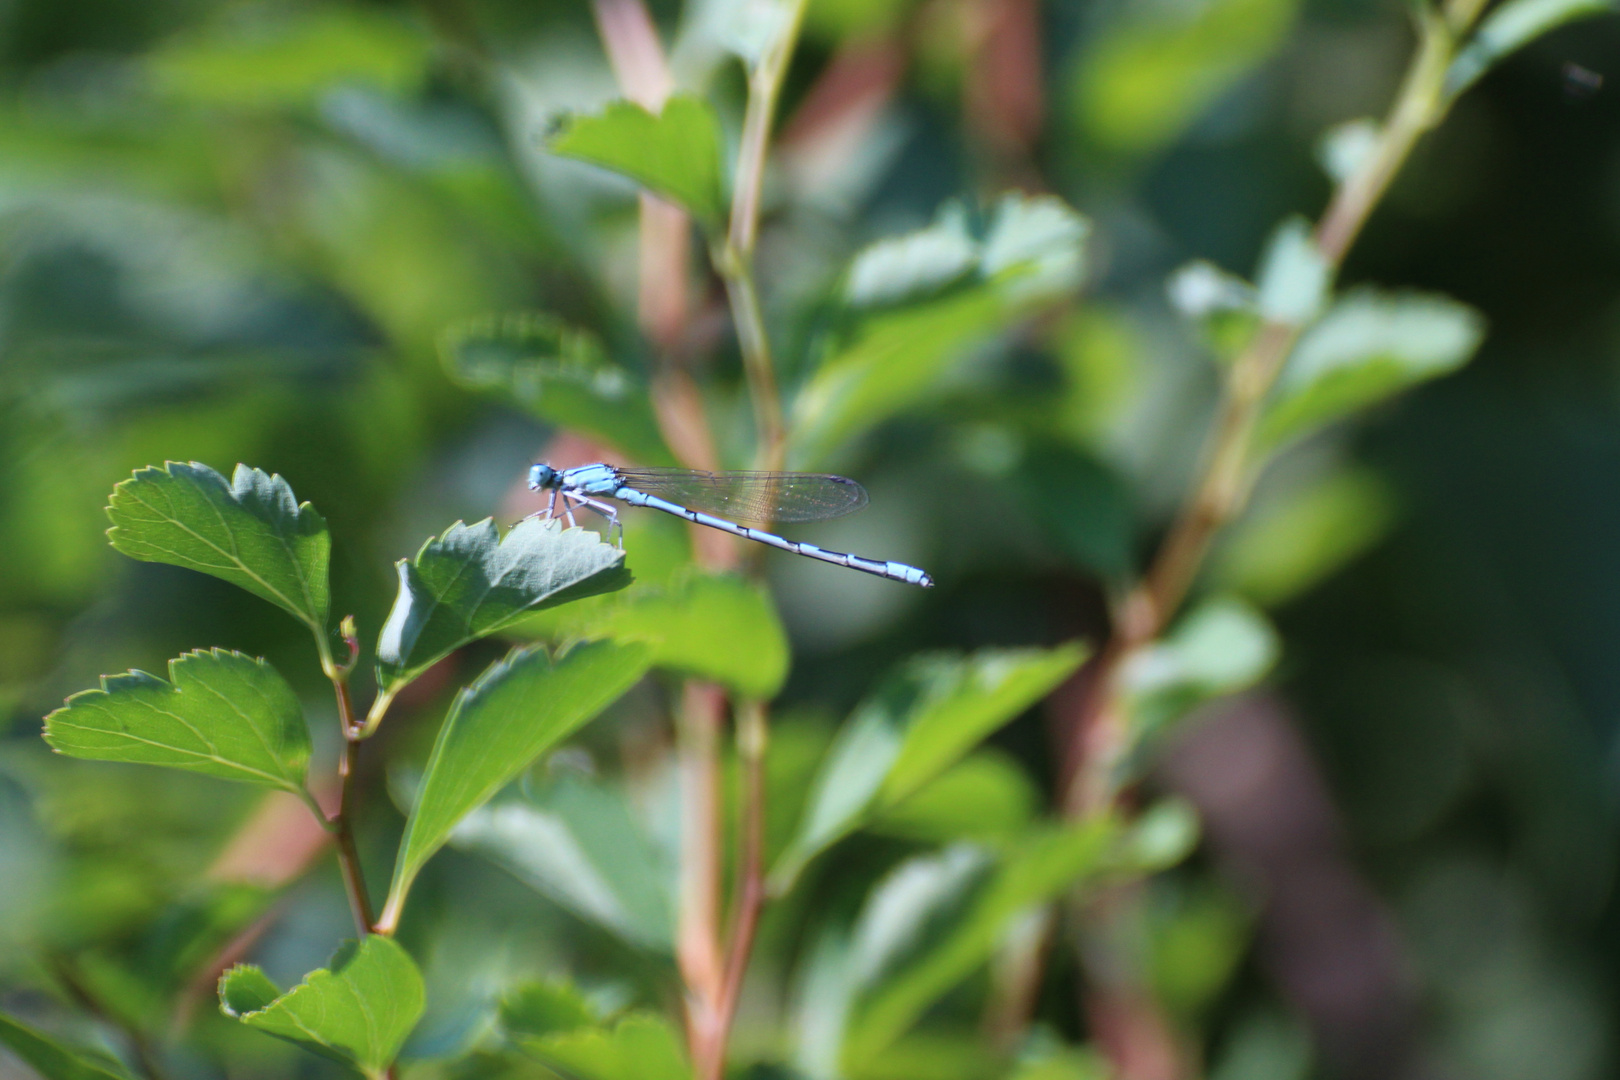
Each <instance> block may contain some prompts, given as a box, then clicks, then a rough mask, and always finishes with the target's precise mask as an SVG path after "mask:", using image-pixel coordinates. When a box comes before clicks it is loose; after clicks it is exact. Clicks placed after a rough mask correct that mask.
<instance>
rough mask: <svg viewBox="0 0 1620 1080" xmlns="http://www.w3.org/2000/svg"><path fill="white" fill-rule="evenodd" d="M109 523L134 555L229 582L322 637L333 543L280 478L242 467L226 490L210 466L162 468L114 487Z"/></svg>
mask: <svg viewBox="0 0 1620 1080" xmlns="http://www.w3.org/2000/svg"><path fill="white" fill-rule="evenodd" d="M107 516H108V517H110V518H112V522H113V527H112V528H111V529H109V530H108V531H107V538H108V539H109V540H111V541H112V546H113V547H114V548H117V549H118V550H119V551H121V552H123V553H124V554H125V555H128V556H129V557H130V558H133V559H140V560H141V561H143V562H161V563H169V564H171V565H174V566H183V567H185V568H187V569H188V570H200V571H202V572H203V573H205V574H212V575H213V576H214V577H217V578H223V579H224V580H226V581H228V582H230V583H231V584H232V585H235V586H237V587H239V588H243V589H246V590H247V591H248V592H250V593H253V594H254V595H255V596H261V597H263V598H264V599H266V600H268V601H270V602H271V603H272V604H276V605H277V606H279V607H281V608H283V609H284V610H286V611H287V612H289V613H290V614H291V615H292V616H293V617H294V618H296V619H298V620H299V621H300V622H302V623H304V625H306V626H308V627H309V628H310V629H312V630H314V631H315V632H316V634H317V635H324V634H325V629H326V615H327V607H328V604H329V602H330V600H329V594H328V591H327V581H326V572H327V562H328V561H329V558H330V554H331V548H332V540H331V537H329V536H328V535H327V532H326V521H325V520H324V519H323V518H322V517H321V515H319V514H317V513H316V512H315V508H314V507H312V506H310V505H309V504H308V503H303V504H300V503H299V502H298V500H297V499H295V498H293V493H292V488H290V487H288V486H287V481H285V480H283V479H282V478H281V477H280V476H271V475H267V474H265V473H263V472H261V471H260V470H258V469H250V468H248V467H247V466H246V465H238V466H237V467H236V472H235V473H233V474H232V476H231V480H230V483H228V484H227V483H226V482H225V478H224V477H223V476H221V475H220V474H219V473H217V472H215V471H214V470H213V469H210V468H209V467H208V466H207V465H202V464H199V463H197V462H195V461H193V462H191V463H190V464H181V463H180V462H177V461H170V462H165V463H164V465H163V467H162V468H161V469H159V468H155V467H148V468H145V469H138V470H136V472H135V475H134V476H132V477H130V478H129V479H128V480H125V481H123V482H122V483H120V484H119V485H118V486H117V487H115V488H113V493H112V499H111V501H110V503H109V505H108V507H107ZM322 640H324V637H323V638H322Z"/></svg>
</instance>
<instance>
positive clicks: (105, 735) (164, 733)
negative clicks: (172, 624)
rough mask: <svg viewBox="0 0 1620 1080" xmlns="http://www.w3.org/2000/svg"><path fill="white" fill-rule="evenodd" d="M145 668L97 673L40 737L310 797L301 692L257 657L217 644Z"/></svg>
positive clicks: (68, 748) (57, 745) (71, 750)
mask: <svg viewBox="0 0 1620 1080" xmlns="http://www.w3.org/2000/svg"><path fill="white" fill-rule="evenodd" d="M169 680H170V681H169V682H164V681H163V680H162V679H160V678H158V677H157V676H156V675H149V674H147V673H146V672H144V671H130V672H128V673H127V674H124V675H104V676H102V679H101V689H100V690H85V691H82V692H81V693H77V694H74V695H73V696H72V697H70V698H68V699H67V704H66V705H65V706H63V707H62V708H60V709H57V710H56V711H55V712H53V713H51V714H50V715H49V716H47V717H46V718H45V741H46V742H48V743H50V745H51V747H52V749H54V750H56V751H57V752H58V753H62V754H67V755H68V756H69V757H78V758H89V759H91V760H94V761H128V762H138V763H141V764H145V765H166V766H168V767H169V768H173V769H186V770H188V771H190V772H199V773H203V774H205V775H208V776H217V777H219V778H221V779H224V780H238V781H242V782H244V783H249V784H262V785H264V786H266V787H276V788H281V789H283V790H285V791H291V792H294V793H295V794H297V795H299V796H300V797H302V798H305V799H306V800H307V799H308V797H309V796H308V795H307V793H306V792H305V790H304V776H305V770H306V768H307V767H308V765H309V753H310V742H309V729H308V728H307V727H305V725H304V714H303V711H302V709H301V708H300V707H299V704H298V695H297V694H295V693H294V692H293V688H292V687H291V686H289V685H287V681H286V680H285V679H283V678H282V677H281V676H280V675H279V674H277V673H276V670H275V669H274V668H272V667H271V666H270V665H269V664H267V663H265V662H264V661H263V660H256V659H254V658H253V657H251V656H244V655H242V654H241V653H238V652H228V651H226V650H224V649H213V650H209V651H198V652H190V653H186V654H185V655H184V656H181V657H178V658H177V659H174V660H171V661H169Z"/></svg>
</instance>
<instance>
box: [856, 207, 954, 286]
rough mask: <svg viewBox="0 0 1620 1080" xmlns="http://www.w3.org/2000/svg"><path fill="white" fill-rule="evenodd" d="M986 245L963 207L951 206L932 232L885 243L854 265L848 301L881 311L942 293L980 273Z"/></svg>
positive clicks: (864, 253)
mask: <svg viewBox="0 0 1620 1080" xmlns="http://www.w3.org/2000/svg"><path fill="white" fill-rule="evenodd" d="M979 257H980V245H979V241H978V240H977V239H976V238H974V237H973V235H972V234H971V232H970V231H969V228H968V222H967V216H966V213H965V212H964V211H963V209H962V207H961V205H960V204H958V203H949V204H947V205H946V206H945V207H944V208H943V209H942V210H941V211H940V213H939V216H938V219H937V220H936V221H935V222H934V223H933V224H932V225H929V226H927V227H926V228H922V229H918V230H916V231H915V232H909V233H905V234H904V235H901V236H895V237H890V238H888V239H884V240H879V241H877V242H876V243H873V244H870V245H868V246H867V247H865V248H863V249H862V250H861V251H860V253H859V254H857V255H856V256H855V258H854V260H853V261H852V262H851V263H850V265H849V279H848V281H847V282H846V283H845V285H844V298H845V300H846V301H848V302H849V303H850V304H852V305H854V306H856V307H876V306H881V305H884V304H892V303H897V302H899V301H903V300H909V299H913V298H915V297H917V296H920V295H926V294H929V293H933V292H937V291H938V290H940V289H942V288H944V287H945V286H946V285H950V284H952V283H953V282H956V281H959V280H961V279H962V278H963V277H965V276H967V275H968V274H970V273H976V272H977V271H978V269H979Z"/></svg>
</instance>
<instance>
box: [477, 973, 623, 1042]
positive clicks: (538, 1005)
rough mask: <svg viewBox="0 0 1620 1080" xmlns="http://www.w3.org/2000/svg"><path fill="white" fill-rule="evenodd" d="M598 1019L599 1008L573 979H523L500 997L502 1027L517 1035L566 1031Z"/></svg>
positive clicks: (550, 1033)
mask: <svg viewBox="0 0 1620 1080" xmlns="http://www.w3.org/2000/svg"><path fill="white" fill-rule="evenodd" d="M599 1023H600V1018H599V1017H598V1016H597V1014H596V1010H595V1009H593V1008H592V1007H591V1004H590V1002H588V1001H586V1000H585V998H584V996H583V995H582V994H580V992H579V990H578V988H576V987H575V986H574V985H573V984H572V983H565V982H531V983H524V984H523V985H521V986H518V987H515V988H514V989H512V990H510V991H508V992H507V994H506V996H505V997H503V998H501V1027H502V1029H504V1030H505V1032H506V1033H507V1035H508V1036H509V1037H511V1038H514V1039H517V1038H530V1039H536V1038H543V1037H545V1036H548V1035H566V1034H567V1033H569V1032H571V1031H577V1030H579V1029H580V1028H583V1027H596V1026H597V1025H598V1024H599Z"/></svg>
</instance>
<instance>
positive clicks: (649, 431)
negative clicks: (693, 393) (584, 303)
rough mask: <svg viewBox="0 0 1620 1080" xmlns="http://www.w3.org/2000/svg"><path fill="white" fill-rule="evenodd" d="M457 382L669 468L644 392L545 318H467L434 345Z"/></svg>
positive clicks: (587, 340) (577, 333) (592, 341)
mask: <svg viewBox="0 0 1620 1080" xmlns="http://www.w3.org/2000/svg"><path fill="white" fill-rule="evenodd" d="M439 353H440V356H441V358H442V359H443V361H444V364H445V367H446V368H447V369H448V370H449V372H450V375H451V377H452V378H454V379H455V380H456V381H458V382H460V383H462V384H463V385H464V386H469V387H473V388H475V389H480V390H494V391H498V392H500V393H501V394H504V395H505V396H506V397H508V398H510V399H511V400H512V401H514V402H516V403H517V404H519V405H521V406H522V407H523V408H525V409H527V410H528V411H529V412H531V413H533V414H534V415H535V416H537V417H539V418H540V419H542V420H545V421H547V422H549V423H553V424H557V425H558V426H560V427H567V428H569V429H571V430H574V431H578V432H582V433H583V434H585V435H588V436H590V437H591V438H592V439H595V440H597V441H599V442H603V443H606V444H608V445H610V446H615V447H618V448H619V450H621V451H623V453H624V454H625V455H627V456H628V457H630V458H632V459H634V460H636V461H639V462H642V463H645V464H649V465H673V464H674V460H673V459H672V458H671V457H670V456H669V451H668V450H666V449H665V448H664V443H663V439H662V437H661V436H660V435H659V434H658V422H657V420H656V418H655V417H654V416H653V413H652V409H651V407H650V406H649V405H648V396H647V387H646V386H644V385H642V384H641V383H640V381H639V380H637V379H636V378H634V377H632V376H631V374H630V373H629V372H627V371H626V370H625V369H624V368H622V367H620V366H618V365H617V364H614V363H613V362H612V361H611V360H609V359H608V357H607V354H606V353H605V352H604V350H603V348H602V343H601V342H600V341H599V340H598V339H597V338H596V336H595V335H594V334H592V333H590V332H589V331H586V330H581V329H578V328H576V327H571V326H569V325H567V324H566V323H563V322H561V321H560V320H558V319H555V318H552V317H551V316H549V315H543V314H537V313H513V314H509V315H500V316H496V315H486V316H483V317H481V318H477V319H469V320H467V321H466V322H463V323H459V324H457V325H456V326H454V327H452V328H451V329H449V330H447V331H446V332H445V333H444V335H443V336H442V337H441V338H440V339H439Z"/></svg>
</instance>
